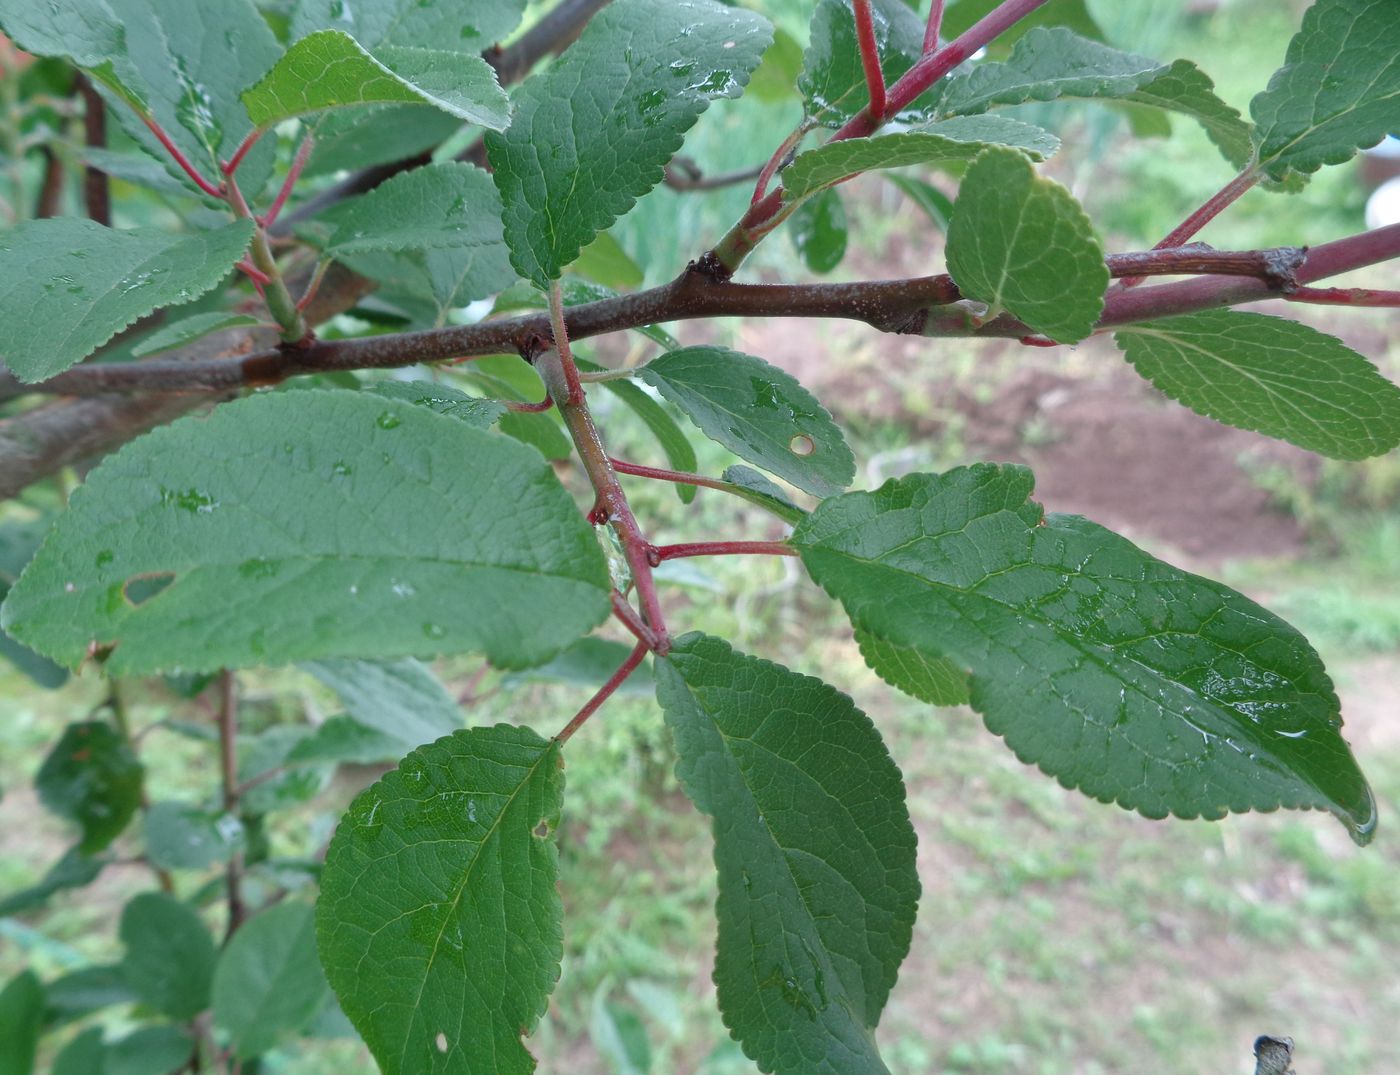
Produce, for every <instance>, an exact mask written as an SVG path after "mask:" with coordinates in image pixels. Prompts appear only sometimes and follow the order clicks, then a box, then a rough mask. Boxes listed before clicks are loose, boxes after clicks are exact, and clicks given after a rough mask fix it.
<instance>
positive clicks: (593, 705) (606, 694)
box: [554, 642, 649, 743]
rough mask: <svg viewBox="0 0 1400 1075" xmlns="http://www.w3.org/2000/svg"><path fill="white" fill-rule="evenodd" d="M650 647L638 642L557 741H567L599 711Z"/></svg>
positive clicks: (565, 726)
mask: <svg viewBox="0 0 1400 1075" xmlns="http://www.w3.org/2000/svg"><path fill="white" fill-rule="evenodd" d="M648 648H649V647H648V646H647V644H646V643H645V642H638V643H637V645H636V647H635V648H634V649H633V650H632V652H631V653H630V654H628V655H627V660H625V661H623V662H622V665H621V666H620V667H619V668H618V670H617V671H616V672H614V673H613V674H612V676H611V678H609V679H608V681H607V682H606V683H604V684H603V685H602V686H601V687H599V688H598V693H597V694H595V695H594V696H593V697H592V698H590V699H588V702H587V703H586V704H585V705H584V707H583V708H582V709H580V710H579V711H578V712H577V713H576V714H574V718H573V719H572V720H571V721H569V723H568V724H566V725H564V730H563V731H561V732H560V733H559V734H558V735H556V736H555V737H554V738H555V740H556V741H557V742H559V743H567V742H568V741H569V737H570V736H572V735H573V734H574V732H576V731H578V730H579V729H580V728H582V727H583V724H584V722H585V721H586V720H588V718H589V717H591V716H592V715H593V714H594V713H596V712H597V711H598V707H599V706H601V705H602V704H603V703H604V702H606V701H607V700H608V699H609V698H611V697H612V695H613V692H614V691H616V690H617V688H618V687H620V686H622V684H623V683H624V682H626V680H627V677H628V676H630V675H631V674H632V673H633V672H635V671H636V670H637V666H638V665H639V664H641V663H642V661H643V660H644V659H645V658H646V655H647V650H648Z"/></svg>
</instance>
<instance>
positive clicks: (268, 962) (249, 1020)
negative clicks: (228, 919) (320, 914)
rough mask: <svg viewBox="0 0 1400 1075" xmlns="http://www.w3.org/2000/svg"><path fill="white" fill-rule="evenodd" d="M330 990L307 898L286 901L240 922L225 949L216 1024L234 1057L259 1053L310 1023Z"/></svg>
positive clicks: (217, 975)
mask: <svg viewBox="0 0 1400 1075" xmlns="http://www.w3.org/2000/svg"><path fill="white" fill-rule="evenodd" d="M327 992H328V988H327V986H326V977H325V975H324V974H322V973H321V964H320V961H319V960H318V959H317V958H316V922H315V914H314V913H313V912H312V910H311V908H310V907H308V906H307V905H306V904H304V903H281V904H278V905H277V906H275V907H269V908H268V909H267V910H265V911H263V912H261V913H259V914H257V915H255V916H254V917H252V918H250V919H249V920H248V921H247V922H245V923H244V924H243V925H242V926H240V927H239V929H238V932H237V933H235V934H234V935H233V938H232V939H231V940H230V941H229V942H228V945H227V947H225V948H224V950H223V952H222V953H221V954H220V956H219V963H218V966H217V967H216V968H215V969H214V985H213V1000H214V1025H215V1026H216V1027H218V1028H219V1029H221V1030H223V1031H224V1033H226V1034H227V1035H228V1037H229V1044H230V1046H231V1048H232V1049H233V1055H234V1056H237V1057H241V1058H244V1059H248V1058H251V1057H255V1056H258V1055H260V1054H262V1053H265V1052H267V1051H268V1050H269V1049H271V1048H272V1047H273V1046H275V1045H276V1044H277V1043H278V1042H279V1041H281V1040H282V1039H283V1038H285V1037H286V1036H287V1035H288V1034H290V1033H292V1032H293V1031H297V1030H300V1029H301V1028H302V1027H303V1026H305V1025H306V1024H307V1023H309V1022H310V1021H311V1019H312V1017H313V1016H315V1015H316V1013H317V1012H319V1011H320V1010H321V1007H322V1006H323V1005H324V1004H325V1002H326V994H327Z"/></svg>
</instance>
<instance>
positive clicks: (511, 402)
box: [501, 396, 554, 414]
mask: <svg viewBox="0 0 1400 1075" xmlns="http://www.w3.org/2000/svg"><path fill="white" fill-rule="evenodd" d="M501 402H502V403H503V404H505V408H506V410H508V411H519V412H520V413H521V414H543V413H544V412H545V411H547V410H550V409H552V408H553V407H554V399H553V397H551V396H545V397H544V399H542V400H540V401H539V402H538V403H525V402H522V401H521V400H518V399H503V400H501Z"/></svg>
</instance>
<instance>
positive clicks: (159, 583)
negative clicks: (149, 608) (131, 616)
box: [122, 571, 175, 608]
mask: <svg viewBox="0 0 1400 1075" xmlns="http://www.w3.org/2000/svg"><path fill="white" fill-rule="evenodd" d="M174 581H175V575H174V574H173V573H172V572H169V571H153V572H150V573H149V574H145V575H133V576H132V577H131V578H129V579H127V580H126V582H124V583H123V584H122V596H123V597H124V598H126V600H127V603H128V604H130V605H131V606H132V607H133V608H140V607H141V606H142V605H144V604H145V603H146V602H147V601H149V600H150V599H151V598H153V597H155V596H156V595H157V594H159V593H160V592H161V591H162V590H164V589H165V588H166V587H167V586H169V585H170V584H171V583H172V582H174Z"/></svg>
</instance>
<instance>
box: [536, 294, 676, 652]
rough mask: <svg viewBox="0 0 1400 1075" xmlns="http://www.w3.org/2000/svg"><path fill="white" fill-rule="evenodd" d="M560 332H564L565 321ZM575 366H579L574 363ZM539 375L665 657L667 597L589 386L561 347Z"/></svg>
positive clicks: (545, 356) (597, 517)
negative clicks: (616, 469)
mask: <svg viewBox="0 0 1400 1075" xmlns="http://www.w3.org/2000/svg"><path fill="white" fill-rule="evenodd" d="M557 328H558V329H560V330H562V328H563V324H562V316H561V318H560V324H559V325H558V326H557ZM561 338H564V337H563V333H562V331H560V332H559V334H558V335H556V336H555V339H556V340H558V339H561ZM569 365H573V362H572V360H571V361H570V362H569ZM535 372H536V373H538V374H539V375H540V377H541V379H542V380H543V381H544V383H545V387H546V388H548V389H549V394H550V395H551V396H552V397H553V398H554V403H555V406H557V407H558V408H559V413H560V415H561V416H562V417H563V419H564V425H565V426H566V427H567V428H568V430H569V436H570V437H571V438H572V439H573V442H574V448H575V449H576V450H577V451H578V454H579V459H580V460H581V461H582V463H583V469H584V472H585V473H586V474H587V475H588V481H589V483H590V484H591V485H592V486H593V491H594V493H595V495H596V497H597V503H596V506H595V507H594V510H593V512H591V513H590V516H589V517H590V518H591V519H592V520H593V521H594V522H595V524H599V525H601V524H604V523H609V524H611V525H612V527H613V529H614V531H615V532H616V533H617V536H618V540H619V541H621V543H622V551H623V555H624V556H626V558H627V564H628V566H629V567H630V568H631V569H632V581H633V584H634V585H635V586H636V588H637V597H638V599H639V600H640V601H641V605H642V616H643V618H644V619H645V621H646V624H647V626H648V627H650V628H651V630H652V631H653V632H654V633H655V634H656V645H655V646H654V647H653V648H654V649H655V650H656V652H657V653H661V654H664V653H666V651H667V650H668V649H669V648H670V645H671V643H670V636H669V635H668V634H667V633H666V621H665V618H664V617H663V616H662V613H661V598H660V596H659V595H658V594H657V592H656V580H655V579H654V578H652V575H651V562H650V560H649V559H648V557H647V553H648V552H649V551H650V549H651V545H650V543H649V542H648V541H647V539H646V537H645V535H643V533H642V529H641V527H640V526H638V525H637V520H636V517H635V516H634V515H633V514H632V508H631V505H629V504H628V503H627V494H626V493H624V492H623V491H622V486H621V485H619V484H618V481H617V475H616V474H615V473H614V472H613V468H612V464H611V462H609V460H608V453H607V451H606V449H604V447H603V440H602V438H601V437H600V436H599V435H598V427H597V426H596V425H594V423H593V415H592V413H591V412H590V411H589V409H588V400H587V399H586V398H585V396H584V394H583V386H582V385H581V384H579V383H578V380H577V376H575V378H574V380H573V382H572V383H570V379H569V375H568V371H567V368H566V367H565V365H564V362H563V358H562V356H561V354H560V352H559V350H557V349H555V348H551V349H550V350H548V351H544V352H542V353H541V354H539V355H537V356H536V358H535ZM575 374H577V371H575ZM575 391H577V393H578V395H577V398H574V392H575Z"/></svg>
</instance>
